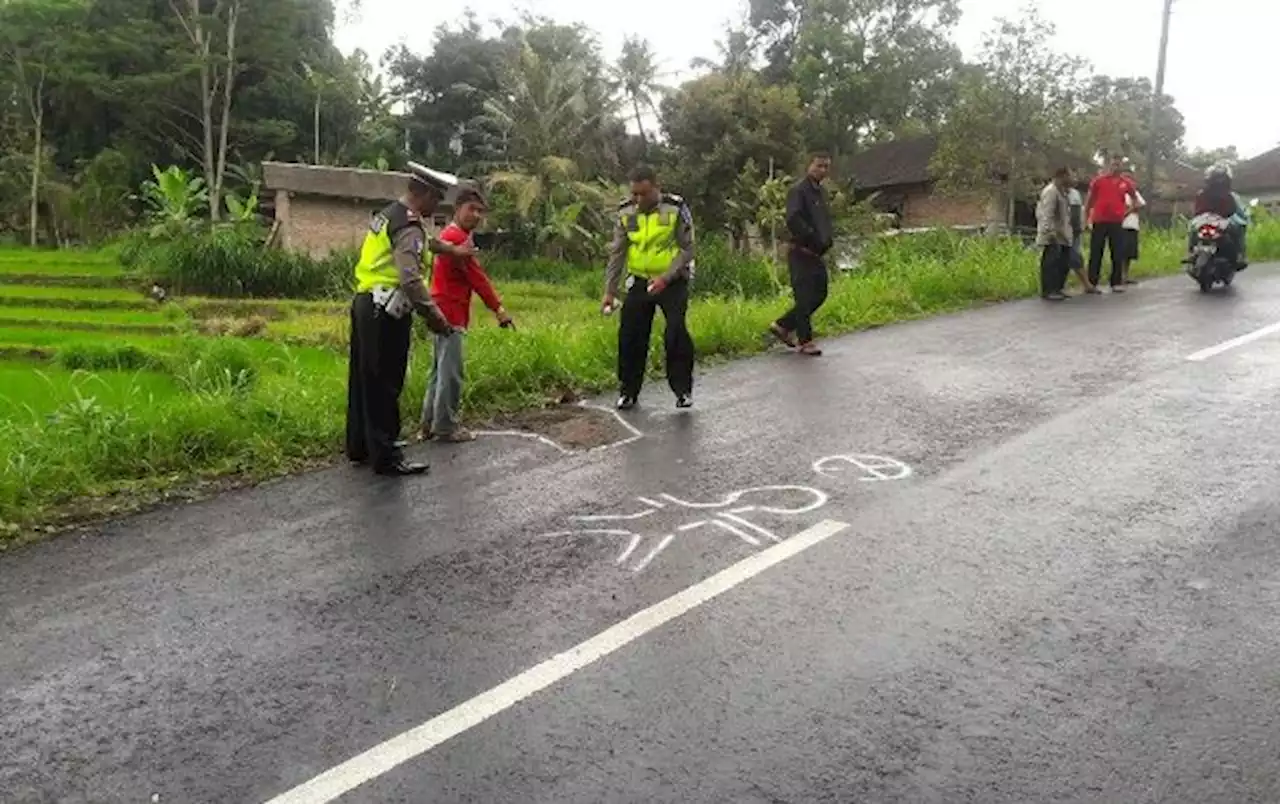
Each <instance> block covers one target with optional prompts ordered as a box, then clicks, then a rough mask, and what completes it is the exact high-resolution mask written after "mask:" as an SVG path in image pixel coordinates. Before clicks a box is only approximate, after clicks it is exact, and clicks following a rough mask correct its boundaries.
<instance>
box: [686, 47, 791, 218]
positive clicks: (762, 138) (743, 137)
mask: <svg viewBox="0 0 1280 804" xmlns="http://www.w3.org/2000/svg"><path fill="white" fill-rule="evenodd" d="M802 117H803V112H802V110H801V108H800V98H799V96H798V95H797V93H796V91H795V89H794V88H792V87H786V86H766V85H765V84H764V82H763V81H761V79H760V78H759V76H757V75H756V74H755V73H752V72H743V73H740V74H736V75H735V74H726V73H722V72H715V73H711V74H710V75H706V76H702V77H700V78H696V79H694V80H692V81H689V82H687V83H685V84H684V85H682V86H681V87H680V88H679V89H678V90H676V91H675V92H673V93H672V94H671V95H669V96H668V97H667V98H665V99H664V100H663V101H662V125H663V129H664V131H665V132H666V137H667V143H668V145H669V147H670V162H669V165H668V170H667V174H668V175H667V178H666V179H664V184H666V185H667V186H670V187H673V188H674V189H676V190H678V191H680V192H682V193H683V195H684V196H685V198H686V199H687V200H688V201H689V203H690V205H691V206H692V208H693V211H694V213H695V214H696V215H697V217H698V219H699V221H700V222H701V223H702V225H703V227H704V228H705V229H707V230H716V229H720V228H722V227H724V226H725V225H726V224H727V223H728V220H729V212H728V209H727V208H726V205H725V202H724V199H725V198H727V197H729V196H730V195H731V193H732V188H733V185H734V183H735V181H737V180H738V179H739V176H740V174H741V173H742V171H743V168H744V167H746V165H747V163H748V161H751V162H753V163H754V165H755V166H756V171H757V175H756V176H755V181H754V184H755V186H759V185H760V184H761V183H762V182H763V181H764V179H765V177H766V176H767V175H768V166H769V165H770V164H773V165H774V166H775V167H776V169H777V170H778V171H779V172H784V173H785V172H787V171H788V170H789V169H790V168H792V167H796V166H798V165H799V163H800V162H801V161H803V142H802V138H801V120H802Z"/></svg>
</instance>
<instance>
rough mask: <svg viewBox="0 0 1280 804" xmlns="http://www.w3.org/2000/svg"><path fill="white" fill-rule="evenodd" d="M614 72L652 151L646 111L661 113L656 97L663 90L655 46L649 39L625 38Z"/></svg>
mask: <svg viewBox="0 0 1280 804" xmlns="http://www.w3.org/2000/svg"><path fill="white" fill-rule="evenodd" d="M614 75H615V76H616V77H617V80H618V84H619V86H620V89H621V90H622V95H623V98H625V99H626V101H627V103H629V104H630V105H631V112H632V114H633V115H635V120H636V129H637V130H638V131H639V132H640V142H641V145H642V148H643V151H644V152H645V153H646V154H647V153H648V151H649V138H648V137H646V136H645V133H644V114H643V113H644V112H652V113H653V114H655V115H656V114H657V112H658V107H657V106H656V105H655V104H654V101H653V97H654V95H655V94H656V93H658V92H660V91H661V85H660V84H659V83H658V66H657V63H656V61H655V57H654V54H653V49H652V48H651V47H650V46H649V42H648V40H646V39H642V38H640V37H638V36H628V37H627V38H626V39H625V40H623V42H622V53H621V55H619V56H618V63H617V64H616V65H615V66H614Z"/></svg>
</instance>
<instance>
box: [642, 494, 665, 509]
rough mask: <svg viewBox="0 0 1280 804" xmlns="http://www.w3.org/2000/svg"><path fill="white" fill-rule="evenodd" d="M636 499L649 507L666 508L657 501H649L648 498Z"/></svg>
mask: <svg viewBox="0 0 1280 804" xmlns="http://www.w3.org/2000/svg"><path fill="white" fill-rule="evenodd" d="M636 499H637V500H639V501H640V502H642V503H644V504H645V505H651V506H653V507H654V508H666V506H665V505H663V504H662V503H660V502H658V501H657V500H651V499H649V498H648V497H636Z"/></svg>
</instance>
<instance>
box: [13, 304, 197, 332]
mask: <svg viewBox="0 0 1280 804" xmlns="http://www.w3.org/2000/svg"><path fill="white" fill-rule="evenodd" d="M184 318H185V316H184V313H183V311H182V310H181V309H178V308H175V307H169V308H166V309H161V310H157V311H154V312H153V311H142V310H68V309H62V308H55V307H19V306H7V305H6V306H0V327H4V326H9V327H12V326H26V325H43V324H49V325H52V326H67V325H78V326H80V327H82V328H87V329H103V330H110V329H118V328H141V329H150V328H155V329H172V328H174V327H175V326H176V325H177V324H179V323H181V322H182V321H183V320H184Z"/></svg>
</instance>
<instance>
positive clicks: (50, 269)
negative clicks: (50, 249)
mask: <svg viewBox="0 0 1280 804" xmlns="http://www.w3.org/2000/svg"><path fill="white" fill-rule="evenodd" d="M4 274H26V275H34V276H58V275H71V276H90V277H120V276H124V274H125V271H124V268H123V267H121V266H120V265H119V264H118V263H112V262H87V261H83V260H66V259H58V258H56V257H55V258H45V257H39V258H32V257H28V258H27V259H17V258H12V257H9V256H8V255H2V256H0V275H4Z"/></svg>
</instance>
